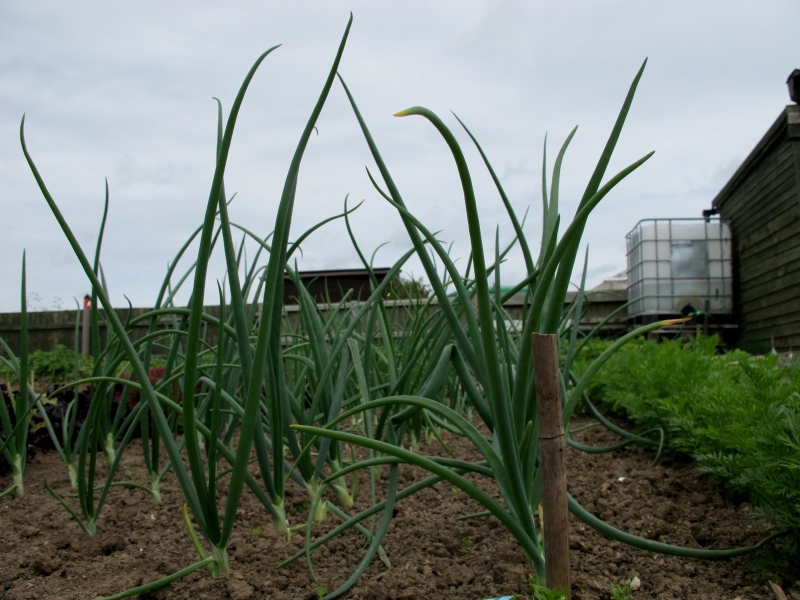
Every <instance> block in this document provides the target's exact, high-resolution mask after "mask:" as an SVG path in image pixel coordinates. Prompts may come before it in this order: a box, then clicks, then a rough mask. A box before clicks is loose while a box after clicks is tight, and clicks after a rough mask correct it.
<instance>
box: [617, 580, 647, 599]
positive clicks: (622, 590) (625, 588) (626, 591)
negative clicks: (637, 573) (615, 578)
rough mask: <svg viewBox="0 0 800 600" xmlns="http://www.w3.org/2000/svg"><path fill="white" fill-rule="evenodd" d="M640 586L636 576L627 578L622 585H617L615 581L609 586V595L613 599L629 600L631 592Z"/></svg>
mask: <svg viewBox="0 0 800 600" xmlns="http://www.w3.org/2000/svg"><path fill="white" fill-rule="evenodd" d="M640 586H641V583H640V582H639V578H638V577H634V578H633V579H627V580H626V581H625V584H624V585H617V584H616V583H615V584H613V585H612V586H611V595H612V596H613V597H614V600H631V594H632V593H633V592H634V591H636V590H638V589H639V587H640Z"/></svg>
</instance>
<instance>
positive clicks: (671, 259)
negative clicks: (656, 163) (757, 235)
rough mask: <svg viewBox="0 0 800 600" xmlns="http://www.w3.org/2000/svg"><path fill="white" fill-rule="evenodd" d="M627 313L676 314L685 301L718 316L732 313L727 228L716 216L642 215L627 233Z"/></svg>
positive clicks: (641, 319)
mask: <svg viewBox="0 0 800 600" xmlns="http://www.w3.org/2000/svg"><path fill="white" fill-rule="evenodd" d="M627 242H628V300H629V301H631V300H634V301H633V302H632V303H631V304H630V305H629V306H628V318H629V319H630V320H632V321H633V322H634V323H647V322H652V321H655V320H657V319H661V318H670V317H675V316H680V314H681V311H682V310H683V309H684V307H686V305H687V304H689V305H690V306H691V307H692V308H694V309H695V310H697V311H704V312H707V313H709V314H711V315H712V316H716V317H717V318H718V319H728V318H730V317H731V316H732V313H733V277H732V267H731V232H730V228H729V227H728V226H727V225H726V224H725V223H723V222H722V221H720V220H719V219H710V220H708V221H707V220H705V219H645V220H642V221H639V223H637V224H636V227H634V228H633V230H631V232H630V233H629V234H628V235H627Z"/></svg>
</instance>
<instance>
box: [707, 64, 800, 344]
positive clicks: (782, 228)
mask: <svg viewBox="0 0 800 600" xmlns="http://www.w3.org/2000/svg"><path fill="white" fill-rule="evenodd" d="M788 83H789V89H790V96H791V97H792V100H794V101H795V102H797V101H798V100H800V93H798V92H800V70H795V71H794V72H793V73H792V75H791V76H790V77H789V81H788ZM712 207H713V208H712V209H711V210H710V211H704V213H705V214H706V215H708V214H713V213H716V212H718V213H719V215H720V216H721V218H722V219H723V220H724V221H726V222H727V223H728V224H729V225H730V228H731V234H732V237H733V274H734V308H735V310H736V312H737V313H738V317H739V327H740V339H739V344H738V345H739V346H740V347H742V348H744V349H747V350H750V351H755V352H765V351H768V350H769V349H771V348H773V347H774V348H776V349H777V350H779V351H789V350H797V349H800V106H798V105H797V104H793V105H790V106H787V107H786V108H785V109H784V110H782V111H781V113H780V115H779V116H778V118H777V119H776V120H775V122H774V123H773V124H772V127H770V128H769V130H768V131H767V133H766V134H765V135H764V137H763V138H761V141H760V142H758V144H757V145H756V147H755V148H754V149H753V151H752V152H751V153H750V155H749V156H748V157H747V158H746V159H745V161H744V162H743V163H742V165H741V166H740V167H739V168H738V169H737V171H736V172H735V173H734V174H733V176H732V177H731V179H730V181H728V183H727V184H725V187H723V188H722V190H721V191H720V192H719V194H717V196H716V198H714V200H713V202H712Z"/></svg>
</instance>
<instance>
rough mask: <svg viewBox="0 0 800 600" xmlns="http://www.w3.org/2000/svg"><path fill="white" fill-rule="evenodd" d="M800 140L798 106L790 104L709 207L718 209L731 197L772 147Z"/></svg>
mask: <svg viewBox="0 0 800 600" xmlns="http://www.w3.org/2000/svg"><path fill="white" fill-rule="evenodd" d="M787 138H788V139H790V140H800V106H798V105H797V104H790V105H789V106H787V107H786V108H784V109H783V110H782V111H781V114H780V115H778V118H777V119H775V122H774V123H773V124H772V126H771V127H770V128H769V129H768V130H767V133H765V134H764V137H762V138H761V140H760V141H759V142H758V144H756V147H755V148H753V150H752V152H750V154H749V155H748V157H747V158H745V159H744V162H743V163H742V164H741V165H740V166H739V168H738V169H736V172H735V173H734V174H733V176H732V177H731V178H730V179H729V180H728V183H726V184H725V187H723V188H722V189H721V190H720V192H719V193H718V194H717V196H716V197H715V198H714V200H712V201H711V206H713V207H714V208H720V207H722V205H723V204H725V202H726V201H727V200H728V198H730V197H731V196H732V195H733V192H734V191H735V190H736V189H737V188H738V187H739V185H740V184H741V183H742V182H743V181H744V180H745V179H746V178H747V177H748V176H749V175H750V173H751V172H752V171H753V170H754V169H755V168H756V167H758V165H759V164H760V163H761V162H762V161H763V160H764V159H765V158H766V157H767V156H768V155H769V153H770V152H771V151H772V150H773V149H774V147H775V146H776V145H777V144H779V143H780V142H782V141H784V140H785V139H787Z"/></svg>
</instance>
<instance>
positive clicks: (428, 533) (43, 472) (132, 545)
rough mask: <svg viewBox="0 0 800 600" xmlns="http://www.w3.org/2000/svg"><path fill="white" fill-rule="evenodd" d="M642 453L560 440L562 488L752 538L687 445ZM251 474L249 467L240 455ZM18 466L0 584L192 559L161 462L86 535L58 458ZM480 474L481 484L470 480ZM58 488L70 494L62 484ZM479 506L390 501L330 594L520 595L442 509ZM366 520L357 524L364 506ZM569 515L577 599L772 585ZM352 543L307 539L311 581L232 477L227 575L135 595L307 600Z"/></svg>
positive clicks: (507, 550) (709, 532)
mask: <svg viewBox="0 0 800 600" xmlns="http://www.w3.org/2000/svg"><path fill="white" fill-rule="evenodd" d="M586 423H589V421H586V420H583V421H579V422H576V423H574V426H576V427H577V426H579V425H582V424H586ZM576 439H578V440H579V441H582V442H583V443H587V444H593V445H597V446H601V445H610V444H613V443H615V442H617V441H618V438H616V437H615V436H614V435H613V434H611V433H610V432H608V431H606V430H605V429H604V428H602V427H596V428H592V429H589V430H587V431H585V432H582V433H579V434H577V435H576ZM445 441H446V443H448V444H449V446H450V448H451V449H452V450H453V451H454V452H455V453H456V454H457V455H458V456H459V457H460V458H463V459H468V460H477V458H478V457H477V456H476V454H475V452H474V450H472V449H471V448H470V447H469V446H468V445H467V444H465V443H464V442H463V440H453V439H451V438H448V437H445ZM138 444H139V442H138V440H134V441H133V442H132V445H131V447H129V449H128V450H127V451H126V454H125V456H124V457H123V459H122V466H121V467H120V471H119V475H120V477H124V478H126V479H128V480H134V481H136V482H139V483H142V484H144V483H145V479H146V478H147V477H146V473H145V471H144V467H143V464H142V462H141V453H140V452H139V450H138ZM421 452H423V453H425V452H427V453H434V454H443V449H442V447H441V446H440V445H439V443H438V442H436V441H435V440H434V441H433V442H431V443H430V444H423V445H422V449H421ZM652 460H653V454H652V452H650V451H648V450H644V449H639V448H633V447H628V448H626V449H623V450H619V451H615V452H613V453H610V454H585V453H582V452H577V451H575V450H572V449H569V450H568V461H567V464H568V469H569V473H568V477H569V488H570V492H571V493H572V494H573V496H575V498H576V499H577V500H578V501H579V502H580V503H582V504H583V505H584V506H585V507H586V508H588V509H589V510H590V511H592V512H593V513H594V514H596V515H598V516H599V517H601V518H603V519H605V520H606V521H608V522H609V523H611V524H612V525H614V526H616V527H618V528H620V529H623V530H625V531H628V532H630V533H634V534H637V535H640V536H644V537H647V538H650V539H654V540H659V541H663V542H667V543H670V544H679V545H686V546H690V547H694V548H720V549H721V548H732V547H736V546H742V545H749V544H753V543H755V542H757V541H758V540H759V539H760V538H761V537H763V536H764V535H765V533H766V532H767V529H766V528H765V526H763V525H760V524H759V523H758V522H757V521H755V520H753V519H752V518H751V517H750V514H749V512H750V507H749V505H747V504H746V503H742V504H738V505H737V504H735V503H733V502H731V501H730V500H728V499H726V497H725V495H724V492H723V491H722V490H721V488H720V487H718V486H717V485H715V484H714V483H713V482H711V481H709V480H708V478H707V477H706V476H704V475H701V474H699V473H696V472H695V471H694V470H693V468H692V465H691V463H690V462H689V461H688V460H686V459H681V458H680V457H674V456H673V457H670V456H667V457H665V458H663V459H662V460H661V461H660V462H659V464H658V465H656V466H654V467H650V463H651V462H652ZM253 474H254V475H255V476H257V475H256V470H255V469H253ZM25 475H26V477H25V479H26V485H27V488H26V495H25V497H24V498H21V499H17V498H14V497H8V496H7V497H5V498H3V499H0V598H6V599H8V600H34V599H36V600H47V599H64V600H72V599H78V598H81V599H87V598H94V597H95V596H105V595H110V594H113V593H116V592H120V591H122V590H125V589H128V588H131V587H134V586H137V585H141V584H143V583H146V582H149V581H153V580H156V579H159V578H161V577H164V576H165V575H168V574H170V573H173V572H175V571H178V570H179V569H181V568H183V567H185V566H187V565H189V564H191V563H192V562H195V561H197V560H198V558H197V554H196V553H195V550H194V548H193V545H192V543H191V541H190V539H189V537H188V535H187V531H186V527H185V526H184V523H183V517H182V507H183V501H182V500H183V498H182V495H181V492H180V489H179V488H178V486H177V484H176V481H175V478H174V476H172V475H168V476H167V477H166V478H165V481H164V483H163V487H162V493H163V499H162V501H161V502H160V503H154V502H153V501H152V500H151V499H150V498H149V496H148V495H147V494H145V493H143V492H141V491H139V490H136V489H130V488H114V489H112V491H111V493H110V496H109V499H108V502H107V505H106V506H105V508H104V509H103V512H102V514H101V517H100V519H99V522H98V528H97V529H98V531H97V535H96V536H94V537H89V536H87V535H86V534H84V533H83V532H82V531H81V530H80V529H79V527H78V526H77V524H76V523H75V522H74V521H72V519H71V517H70V516H69V515H68V514H67V512H66V511H65V510H64V509H63V508H62V507H61V506H60V505H59V504H58V503H57V502H56V501H55V500H54V499H53V498H52V497H51V496H50V495H48V493H47V492H46V491H45V489H44V487H43V484H42V481H43V479H45V478H47V481H48V482H49V483H50V484H51V485H52V486H53V487H54V488H55V489H56V490H57V491H58V492H59V493H60V494H62V495H63V496H67V495H69V494H70V493H71V490H70V487H69V480H68V477H67V472H66V469H65V468H64V466H63V464H62V463H61V462H60V460H59V458H58V455H57V454H56V453H55V452H53V451H46V450H38V451H37V452H36V454H35V455H34V456H33V457H32V458H31V459H30V461H29V463H28V468H27V472H26V474H25ZM387 475H388V469H386V468H385V469H384V472H383V474H382V478H381V481H380V482H379V483H378V486H377V487H378V492H377V493H378V496H379V497H382V495H383V494H384V493H385V484H386V477H387ZM422 477H424V473H422V472H421V471H419V470H418V469H416V468H412V467H408V466H404V467H402V468H401V469H400V487H401V488H402V487H405V486H407V485H409V484H410V483H412V482H414V481H417V480H419V479H421V478H422ZM476 481H477V480H476ZM225 483H226V480H223V485H222V487H224V484H225ZM289 484H290V487H289V491H288V493H287V499H286V506H287V511H286V512H287V516H288V518H289V520H290V522H291V523H292V524H298V523H302V522H304V520H305V518H306V516H307V514H308V504H307V502H308V495H307V493H306V492H305V490H302V489H301V488H299V487H298V486H296V485H294V483H293V482H289ZM9 485H10V476H9V475H8V474H4V475H3V476H0V489H5V488H6V487H8V486H9ZM482 485H484V487H485V488H486V489H487V490H491V487H490V486H488V485H487V484H486V483H485V481H484V483H483V484H482ZM368 497H369V485H368V477H366V476H362V477H361V480H360V485H359V494H358V502H357V504H356V507H358V506H366V505H367V504H366V503H367V500H368ZM69 501H70V502H71V503H72V504H73V506H74V507H75V508H76V510H77V504H78V503H77V499H70V500H69ZM348 510H349V511H351V512H352V510H353V509H348ZM480 510H481V507H480V506H479V505H478V504H477V503H475V502H474V501H473V500H471V499H470V498H469V497H468V496H467V495H466V494H464V493H463V492H460V491H458V490H457V489H455V488H453V487H452V486H451V485H450V484H447V483H444V482H443V483H439V484H437V485H435V486H433V487H431V488H428V489H426V490H424V491H422V492H421V493H418V494H417V495H415V496H412V497H410V498H407V499H404V500H401V501H399V502H398V503H397V505H396V509H395V514H394V517H393V519H392V521H391V525H390V527H389V532H388V534H387V536H386V538H385V539H384V542H383V546H384V548H385V550H386V553H387V554H388V558H389V560H390V562H391V567H387V566H386V565H385V564H384V563H383V562H381V561H380V560H379V559H378V558H377V557H376V558H375V559H374V560H373V561H372V564H371V565H370V566H369V568H368V569H367V571H366V573H365V574H364V575H363V577H362V578H361V580H360V581H359V582H358V583H357V584H356V585H355V587H354V588H353V589H352V590H351V591H350V592H348V594H346V595H345V598H349V599H352V600H356V599H358V600H372V599H375V600H386V599H392V600H399V599H408V600H411V599H419V600H423V599H437V600H456V599H458V600H478V599H483V598H494V597H497V596H502V595H506V594H508V595H510V594H512V593H513V592H517V593H520V594H522V595H524V596H527V586H526V584H525V580H526V577H527V576H528V575H529V574H530V573H531V571H532V568H531V566H530V564H528V563H526V560H525V557H524V555H523V552H522V551H521V550H520V548H519V546H518V545H517V544H516V543H515V541H514V539H513V538H512V537H511V535H509V534H508V532H507V531H505V530H504V529H503V527H502V526H501V525H500V523H499V522H498V521H497V520H496V519H495V518H494V517H491V518H475V519H469V520H461V521H458V520H456V518H457V517H459V516H462V515H466V514H470V513H475V512H478V511H480ZM378 518H380V515H378ZM335 524H338V520H337V518H336V517H335V516H334V515H333V514H330V513H329V516H328V519H327V521H326V522H325V523H322V524H318V525H316V526H315V529H314V534H315V535H320V534H321V533H322V532H324V531H325V530H327V529H330V528H331V527H333V526H334V525H335ZM365 524H366V525H367V526H369V521H367V522H365ZM570 525H571V532H570V547H571V553H572V554H571V560H572V581H573V597H574V598H576V599H590V598H592V599H600V598H603V599H607V598H611V597H612V596H611V586H612V584H615V583H616V584H622V583H624V581H625V580H626V579H631V578H633V577H638V578H639V580H640V581H641V588H640V589H639V590H637V591H635V592H634V593H633V596H632V597H633V599H634V600H639V599H645V598H663V599H678V598H703V599H707V600H717V599H720V600H721V599H725V600H734V599H737V598H738V599H740V600H755V599H766V598H773V597H774V596H773V595H772V593H771V592H770V591H769V590H768V588H767V581H766V578H765V576H764V572H763V560H761V561H760V562H759V559H756V560H755V561H754V560H753V559H752V558H748V557H743V558H737V559H733V560H728V561H718V562H707V561H701V560H690V559H683V558H676V557H670V556H662V555H658V554H652V553H649V552H645V551H642V550H637V549H635V548H630V547H628V546H625V545H623V544H621V543H618V542H613V541H610V540H608V539H606V538H604V537H602V536H600V535H599V534H597V533H595V532H594V531H593V530H591V529H590V528H588V527H587V526H585V525H583V524H582V523H580V522H579V521H577V520H575V519H574V518H572V519H571V523H570ZM363 545H364V539H363V537H362V536H361V535H360V534H359V533H357V532H349V533H346V534H343V535H342V536H340V537H338V538H336V539H334V540H332V541H331V542H329V543H328V544H327V545H325V546H323V547H321V548H319V549H317V550H315V551H314V552H313V554H312V559H313V566H314V571H315V573H316V576H317V579H318V581H317V582H314V581H313V580H312V578H311V576H310V575H309V571H308V567H307V565H306V562H305V560H304V559H301V560H299V561H296V562H295V563H293V564H291V565H290V566H288V567H286V568H283V569H280V570H277V569H276V568H275V567H276V565H277V564H278V563H279V562H280V561H282V560H283V559H285V558H287V557H289V556H291V555H292V554H293V553H294V552H296V551H297V550H298V549H300V548H302V546H303V535H302V534H295V535H293V536H292V537H291V539H287V537H286V535H285V534H280V533H278V532H276V531H275V530H274V529H273V527H272V525H271V521H270V518H269V516H268V514H267V513H266V511H265V510H264V508H263V507H262V506H261V505H260V504H259V502H258V501H257V500H256V498H255V497H254V496H253V495H252V493H251V492H250V491H249V490H248V489H247V488H245V492H244V495H243V498H242V503H241V506H240V508H239V513H238V519H237V521H236V525H235V528H234V532H233V535H232V537H231V541H230V544H229V547H228V550H229V556H230V568H231V575H230V576H226V577H218V578H216V579H214V578H212V577H211V576H210V575H208V574H207V573H206V572H205V571H198V572H195V573H193V574H191V575H189V576H188V577H186V578H185V579H183V580H181V581H177V582H175V583H172V584H170V585H168V586H166V587H163V588H161V589H160V590H156V591H154V592H151V593H150V594H147V595H145V596H142V597H146V598H166V599H175V600H206V599H208V600H212V599H213V600H216V599H222V598H230V599H233V600H248V599H260V598H265V599H266V598H269V599H274V600H305V599H309V600H311V599H313V598H317V597H318V591H320V592H321V591H322V590H321V588H325V590H327V591H332V590H334V589H336V588H337V587H338V586H339V585H341V584H342V583H343V582H344V581H345V580H346V579H347V578H348V576H349V575H350V573H351V572H352V571H353V569H354V568H355V567H356V566H357V564H358V563H359V561H360V560H361V558H362V556H363V553H364V549H363ZM759 565H760V566H759ZM787 591H789V590H787ZM791 597H795V596H791ZM798 597H800V595H799V596H798Z"/></svg>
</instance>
